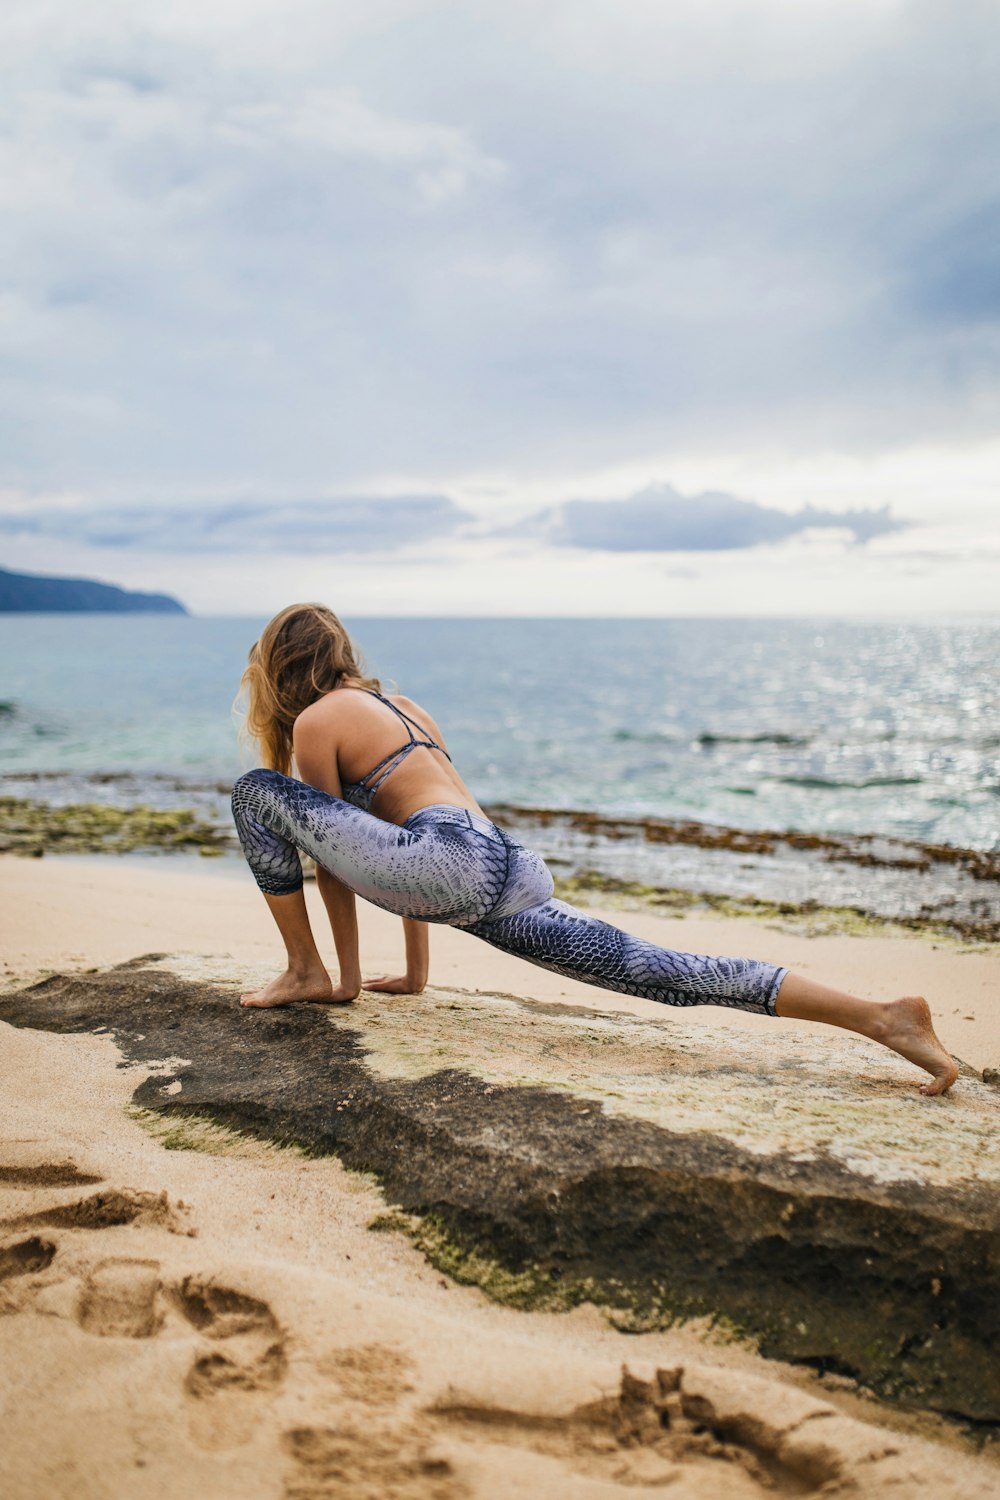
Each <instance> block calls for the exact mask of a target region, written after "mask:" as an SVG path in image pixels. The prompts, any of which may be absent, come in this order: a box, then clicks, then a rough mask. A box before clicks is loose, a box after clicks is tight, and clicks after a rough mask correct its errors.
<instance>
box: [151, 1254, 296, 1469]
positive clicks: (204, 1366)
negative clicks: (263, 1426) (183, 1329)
mask: <svg viewBox="0 0 1000 1500" xmlns="http://www.w3.org/2000/svg"><path fill="white" fill-rule="evenodd" d="M173 1301H174V1305H175V1307H176V1308H177V1310H178V1311H179V1312H180V1313H181V1314H182V1315H183V1316H184V1317H185V1318H186V1319H187V1321H188V1322H189V1323H190V1324H191V1326H192V1327H193V1328H196V1329H197V1330H198V1332H199V1333H200V1334H202V1335H203V1336H204V1337H205V1338H206V1339H208V1340H210V1341H211V1342H212V1344H215V1345H219V1346H220V1347H217V1348H212V1349H206V1350H205V1351H203V1352H202V1353H201V1354H199V1355H197V1356H196V1358H195V1361H194V1363H193V1365H192V1366H191V1369H190V1370H189V1371H188V1375H187V1379H186V1380H185V1383H184V1384H185V1389H186V1391H187V1394H188V1396H189V1397H190V1398H191V1401H192V1410H191V1433H192V1437H193V1438H194V1440H195V1442H196V1443H198V1444H199V1446H200V1447H202V1448H208V1449H224V1448H232V1447H235V1446H237V1445H238V1444H240V1443H245V1442H247V1441H249V1439H250V1437H251V1436H252V1434H253V1431H254V1428H255V1426H256V1424H257V1421H258V1409H257V1403H256V1401H255V1400H254V1399H253V1398H254V1397H255V1396H257V1395H260V1394H262V1393H265V1392H269V1391H273V1390H275V1389H276V1387H278V1386H279V1385H280V1384H281V1382H282V1381H283V1380H284V1378H285V1372H286V1369H287V1366H288V1356H287V1354H286V1352H285V1342H286V1339H285V1333H284V1330H283V1329H282V1327H281V1325H280V1324H279V1322H278V1320H277V1318H276V1317H275V1316H274V1313H273V1312H272V1311H271V1309H270V1307H268V1305H267V1303H266V1302H262V1301H260V1300H259V1299H258V1298H256V1297H251V1296H248V1295H247V1293H245V1292H238V1291H236V1290H235V1289H234V1288H232V1287H227V1286H220V1285H218V1284H217V1283H216V1282H213V1281H209V1280H202V1279H201V1278H199V1277H196V1276H186V1277H185V1278H184V1280H183V1281H182V1282H181V1284H180V1286H178V1287H177V1288H175V1290H174V1293H173Z"/></svg>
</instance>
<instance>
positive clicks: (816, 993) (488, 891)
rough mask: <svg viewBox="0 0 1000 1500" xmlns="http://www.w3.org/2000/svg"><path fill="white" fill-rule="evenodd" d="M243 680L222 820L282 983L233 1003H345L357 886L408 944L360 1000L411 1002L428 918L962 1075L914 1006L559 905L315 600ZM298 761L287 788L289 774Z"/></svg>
mask: <svg viewBox="0 0 1000 1500" xmlns="http://www.w3.org/2000/svg"><path fill="white" fill-rule="evenodd" d="M243 685H244V687H245V688H246V690H247V693H248V698H249V704H248V714H247V727H248V729H249V731H250V733H251V734H252V735H254V737H255V738H256V739H257V741H258V743H259V745H260V747H261V749H262V751H263V757H264V760H265V762H266V764H267V767H268V768H267V769H263V770H257V771H249V772H248V773H247V774H246V775H245V776H241V777H240V779H239V781H237V783H236V786H235V788H234V790H233V816H234V818H235V820H236V827H237V829H238V831H239V836H240V842H241V844H242V845H243V850H244V853H245V854H246V857H247V860H248V861H249V864H250V868H251V870H252V871H253V874H254V876H255V878H256V880H257V884H258V885H259V886H260V888H261V891H262V892H263V893H264V899H265V900H266V901H267V904H268V906H269V907H270V910H271V914H272V916H273V917H274V920H275V922H276V923H277V925H278V929H279V931H280V933H281V936H282V938H283V939H284V942H285V947H286V949H287V952H288V968H287V970H286V971H285V973H284V974H282V975H281V977H280V978H278V979H276V980H275V981H274V982H273V983H272V984H269V985H268V986H267V987H266V988H265V989H263V990H261V991H260V992H259V993H255V994H246V995H244V996H243V997H242V1003H243V1004H244V1005H248V1006H272V1005H288V1004H291V1003H293V1002H295V1001H301V1000H306V1001H308V1000H312V1001H323V1002H327V1003H331V1002H332V1003H345V1002H347V1001H350V1000H353V999H355V998H356V996H357V995H358V994H359V993H360V991H361V987H362V978H361V966H360V960H359V956H358V928H357V920H356V916H355V910H354V897H355V894H358V895H361V896H364V897H365V898H366V900H368V901H371V902H373V903H374V904H375V905H376V906H381V907H383V908H384V909H385V910H386V911H390V912H393V913H395V914H396V915H397V916H400V917H402V919H403V928H404V935H405V948H406V973H405V974H404V975H402V976H400V977H398V978H390V977H384V978H380V979H375V980H368V981H366V982H365V987H366V988H367V989H369V990H383V991H387V992H389V993H391V994H397V995H407V994H418V993H419V992H420V991H421V990H422V989H423V987H424V985H425V984H426V983H427V972H428V940H427V927H426V925H425V924H426V923H428V922H445V923H448V924H450V925H451V926H453V927H461V928H464V929H465V930H466V931H467V932H472V933H474V934H475V935H476V937H480V938H483V939H484V940H485V941H486V942H487V943H492V944H493V945H494V946H495V947H497V948H502V949H503V950H504V951H505V952H507V953H514V954H517V955H518V956H520V957H522V958H526V959H528V960H529V961H530V962H532V963H536V964H540V965H541V966H542V967H543V968H546V969H553V970H555V972H556V973H558V974H565V975H566V976H568V977H569V978H571V979H580V980H583V981H584V983H586V984H595V985H599V986H601V987H602V988H604V989H609V990H617V991H619V992H621V993H623V994H627V995H640V996H643V997H645V998H646V999H650V1000H660V1001H663V1002H665V1003H666V1004H668V1005H727V1006H733V1007H736V1008H738V1009H740V1010H749V1011H755V1012H757V1013H759V1014H760V1015H772V1016H773V1015H778V1016H794V1017H797V1018H799V1019H802V1020H808V1021H825V1022H826V1023H827V1024H828V1025H831V1026H840V1027H843V1028H844V1029H845V1030H848V1031H856V1032H858V1033H859V1034H860V1035H861V1036H866V1037H870V1038H872V1039H873V1040H875V1041H879V1042H882V1043H883V1044H884V1045H885V1046H887V1047H889V1048H891V1049H892V1050H893V1051H894V1052H898V1053H900V1054H901V1056H903V1057H905V1058H907V1059H909V1061H910V1062H913V1063H916V1064H917V1066H918V1067H921V1068H924V1069H925V1070H926V1071H927V1072H928V1073H930V1075H931V1080H930V1082H929V1083H924V1084H923V1085H922V1086H921V1092H922V1093H924V1094H942V1093H944V1091H945V1090H946V1089H948V1088H950V1087H951V1085H952V1084H953V1083H954V1081H955V1077H956V1074H957V1071H958V1070H957V1068H956V1066H955V1064H954V1062H953V1060H952V1059H951V1057H949V1055H948V1053H947V1052H946V1051H945V1050H944V1048H943V1046H942V1045H941V1043H940V1042H939V1041H938V1039H937V1037H936V1036H935V1034H934V1028H933V1025H932V1024H931V1016H930V1011H929V1010H928V1007H927V1003H926V1001H925V1000H923V999H922V998H920V997H918V996H908V997H906V998H904V999H900V1000H894V1001H891V1002H888V1003H885V1004H883V1003H880V1002H877V1001H868V1000H858V999H856V998H854V996H852V995H846V994H842V993H841V992H839V991H837V990H832V989H827V988H826V987H825V986H824V985H820V984H815V983H813V981H812V980H810V979H803V978H801V977H800V976H798V975H796V974H790V973H789V972H788V970H787V969H784V968H778V967H776V966H775V965H774V964H767V963H762V962H760V961H758V960H756V959H747V958H711V957H708V956H705V955H701V954H691V953H674V952H672V951H671V950H670V949H667V948H658V947H657V946H656V945H655V944H653V943H648V942H645V941H644V940H643V939H641V938H637V937H632V936H630V935H629V934H628V933H625V932H622V931H620V930H619V929H618V928H617V927H612V926H610V925H609V924H608V923H606V922H601V921H598V920H597V919H596V918H595V917H590V916H587V915H586V914H585V913H583V912H579V911H577V910H576V909H575V908H574V907H572V906H568V905H567V904H566V903H565V902H563V901H556V900H554V899H553V898H552V877H551V875H550V874H549V872H548V870H547V869H546V867H545V865H544V863H543V862H542V860H541V859H540V858H539V857H538V855H537V854H533V853H532V852H531V851H530V850H528V849H525V848H524V847H523V845H521V844H518V843H517V842H516V841H515V840H514V839H512V838H511V837H510V835H509V834H508V833H506V832H504V830H503V829H501V828H498V827H497V826H496V825H495V824H494V823H492V822H490V820H489V818H487V817H486V815H485V813H484V812H483V810H482V808H481V807H479V805H478V803H477V802H476V800H475V798H474V797H473V796H472V793H471V792H470V791H469V789H468V788H467V787H466V785H465V784H464V782H463V781H462V779H461V777H460V776H459V774H458V772H457V771H456V770H455V768H454V766H453V765H452V763H451V759H450V757H449V755H448V751H447V748H446V746H445V742H444V737H443V736H442V734H441V731H440V729H439V728H438V726H437V725H436V724H435V722H434V720H433V719H432V718H431V716H430V714H428V713H427V712H426V711H425V710H424V709H422V708H421V707H420V706H419V704H416V703H413V702H411V701H410V700H409V699H408V698H402V697H393V698H387V697H384V696H383V695H382V693H381V690H380V685H379V683H378V681H377V680H376V679H375V678H373V677H366V676H365V675H364V673H363V672H362V670H361V667H360V665H359V663H358V658H357V655H356V653H355V650H354V647H353V645H352V643H351V640H350V638H349V636H348V635H347V632H346V631H345V630H344V627H343V626H342V625H341V623H340V621H339V620H338V619H337V617H336V615H334V614H333V613H332V611H330V610H328V609H326V608H324V607H323V606H322V605H319V604H293V605H291V606H290V607H289V608H288V609H285V610H282V612H281V613H280V614H278V615H276V616H275V618H274V619H273V620H272V621H271V622H270V624H269V625H268V626H267V627H266V628H265V630H264V632H263V634H262V635H261V637H260V640H259V641H257V642H256V643H255V644H254V646H253V647H252V649H251V651H250V659H249V664H248V666H247V669H246V672H245V673H244V676H243ZM293 758H294V763H295V766H296V768H297V770H298V774H299V775H300V776H301V778H302V779H301V780H298V781H297V780H292V779H291V778H290V776H289V774H288V773H289V772H290V770H291V768H292V763H293ZM299 849H304V850H305V851H306V852H307V853H308V854H310V855H311V856H312V857H313V859H314V860H315V861H316V876H317V880H318V883H319V889H320V893H321V895H322V898H323V901H324V904H325V906H326V910H327V913H328V914H329V918H330V923H331V926H332V928H333V940H334V944H335V946H336V950H337V958H338V960H339V964H340V980H339V983H338V984H337V985H336V986H334V985H333V983H332V982H331V980H330V976H329V974H328V973H327V971H326V968H325V967H324V965H323V961H322V959H321V958H320V955H319V952H318V950H317V948H316V943H315V940H314V938H313V934H312V930H311V928H310V926H309V918H308V916H307V914H306V906H305V900H304V898H303V895H302V869H301V865H300V863H299V856H298V853H297V850H299Z"/></svg>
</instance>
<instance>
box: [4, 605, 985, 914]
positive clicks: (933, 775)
mask: <svg viewBox="0 0 1000 1500" xmlns="http://www.w3.org/2000/svg"><path fill="white" fill-rule="evenodd" d="M347 623H348V625H349V627H350V628H351V629H352V631H353V633H354V635H355V638H356V640H357V641H358V643H359V645H360V647H361V649H362V651H363V653H364V656H365V660H366V663H367V666H368V668H369V670H370V671H372V672H373V673H375V674H377V675H379V676H380V677H381V678H382V680H383V684H384V685H385V686H386V687H387V689H388V690H389V691H392V690H394V689H395V688H396V687H397V686H398V690H399V691H401V692H404V693H406V694H408V695H409V696H410V697H413V698H416V699H417V700H418V701H420V702H421V703H423V704H425V705H426V707H427V708H428V709H429V711H430V712H431V713H433V715H434V717H435V718H436V720H437V721H438V723H439V724H440V725H441V726H442V729H443V732H444V734H445V736H446V738H447V741H448V744H449V748H450V750H451V752H452V755H453V757H454V759H455V762H456V764H457V765H458V767H459V768H460V770H461V772H462V775H463V776H464V778H465V780H466V781H467V783H468V784H469V786H470V787H471V788H472V790H473V792H474V794H475V795H476V797H477V798H478V799H479V801H480V802H482V803H484V804H489V805H492V806H495V805H497V804H507V805H512V806H515V807H518V808H523V809H572V810H580V811H584V812H587V813H597V814H603V815H607V816H612V817H616V818H623V819H626V820H628V819H634V820H638V821H639V822H640V823H641V821H642V820H648V819H684V820H690V821H692V822H694V823H703V824H712V825H722V826H724V827H727V828H732V829H769V830H799V831H801V832H804V833H809V834H822V835H872V834H874V835H878V836H880V837H885V838H889V839H897V840H905V841H913V842H915V843H921V844H924V845H928V844H930V845H951V846H956V847H960V848H966V849H973V850H980V851H994V852H996V851H1000V694H998V691H997V672H996V664H997V660H998V657H1000V623H994V622H992V621H987V622H983V623H951V624H921V623H909V622H907V623H904V622H845V621H816V620H781V621H778V620H729V619H712V620H553V619H547V620H523V619H496V620H493V619H474V620H458V619H357V620H349V621H348V622H347ZM262 624H263V620H262V619H252V618H251V619H226V618H195V617H183V616H170V615H127V614H122V615H75V616H74V615H8V616H0V772H2V773H3V778H2V786H3V789H4V790H6V792H8V793H15V794H16V795H21V796H26V795H27V796H34V797H42V798H44V799H46V800H51V801H60V802H65V801H69V800H80V799H81V798H82V799H85V800H90V801H94V800H98V801H99V800H106V801H145V802H152V803H154V804H156V805H187V806H197V805H199V804H206V799H207V802H208V803H211V804H212V806H213V807H221V800H220V799H221V797H222V793H223V792H224V790H225V788H226V786H227V785H228V784H230V783H231V782H232V780H233V778H234V777H235V776H236V775H237V774H238V773H239V771H240V769H241V768H244V767H246V766H248V765H252V764H254V757H253V754H252V751H251V750H250V749H248V748H247V747H244V748H243V749H242V750H241V747H240V744H239V740H238V735H237V729H238V717H237V716H234V714H233V711H232V705H233V700H234V698H235V696H236V694H237V691H238V687H239V679H240V674H241V672H242V669H243V666H244V663H245V661H246V654H247V650H248V647H249V646H250V644H251V643H252V642H253V640H254V639H255V638H256V636H257V633H258V631H259V629H260V627H261V625H262ZM213 799H214V801H213ZM219 815H220V817H221V816H224V813H222V812H220V813H219ZM617 839H618V842H619V844H620V843H621V834H620V833H619V834H618V835H617ZM543 852H545V851H543ZM547 852H549V853H550V854H551V853H553V849H552V848H550V849H549V850H548V851H547ZM647 852H648V851H647ZM619 854H621V850H619ZM622 859H624V860H625V866H626V870H625V873H629V872H631V873H632V874H633V875H634V878H647V877H648V876H649V874H650V872H649V869H648V868H647V866H642V868H640V863H641V862H637V861H638V853H636V857H635V858H634V859H633V858H631V856H630V855H628V853H627V851H626V853H625V854H624V855H622V858H619V859H617V862H616V861H612V862H611V863H612V864H613V865H614V867H615V868H616V869H620V868H621V866H622ZM647 863H648V862H647ZM604 867H605V868H608V867H609V865H608V861H607V860H605V862H604ZM855 875H856V872H855ZM841 894H842V893H841Z"/></svg>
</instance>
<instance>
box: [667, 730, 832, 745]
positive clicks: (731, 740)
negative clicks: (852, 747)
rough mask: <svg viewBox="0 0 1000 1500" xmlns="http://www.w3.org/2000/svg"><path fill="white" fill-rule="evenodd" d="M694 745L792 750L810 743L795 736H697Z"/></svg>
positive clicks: (705, 734) (808, 740)
mask: <svg viewBox="0 0 1000 1500" xmlns="http://www.w3.org/2000/svg"><path fill="white" fill-rule="evenodd" d="M695 743H696V744H698V745H704V746H706V747H707V746H711V745H786V746H791V747H792V748H796V747H799V748H801V747H802V746H803V745H808V744H810V743H811V741H810V738H809V737H808V736H806V737H803V736H801V735H797V734H781V733H775V734H709V733H708V732H706V733H704V734H699V735H698V736H697V739H696V740H695Z"/></svg>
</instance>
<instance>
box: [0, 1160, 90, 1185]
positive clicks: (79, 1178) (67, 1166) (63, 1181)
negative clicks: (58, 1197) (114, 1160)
mask: <svg viewBox="0 0 1000 1500" xmlns="http://www.w3.org/2000/svg"><path fill="white" fill-rule="evenodd" d="M101 1180H102V1179H101V1178H100V1177H96V1176H95V1175H94V1173H93V1172H81V1171H80V1169H79V1167H78V1166H77V1165H76V1162H73V1161H59V1162H52V1161H45V1162H38V1163H34V1164H25V1165H23V1166H12V1165H10V1164H4V1163H0V1187H8V1188H24V1189H26V1190H31V1189H32V1188H60V1187H90V1186H91V1184H92V1183H95V1182H100V1181H101Z"/></svg>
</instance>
